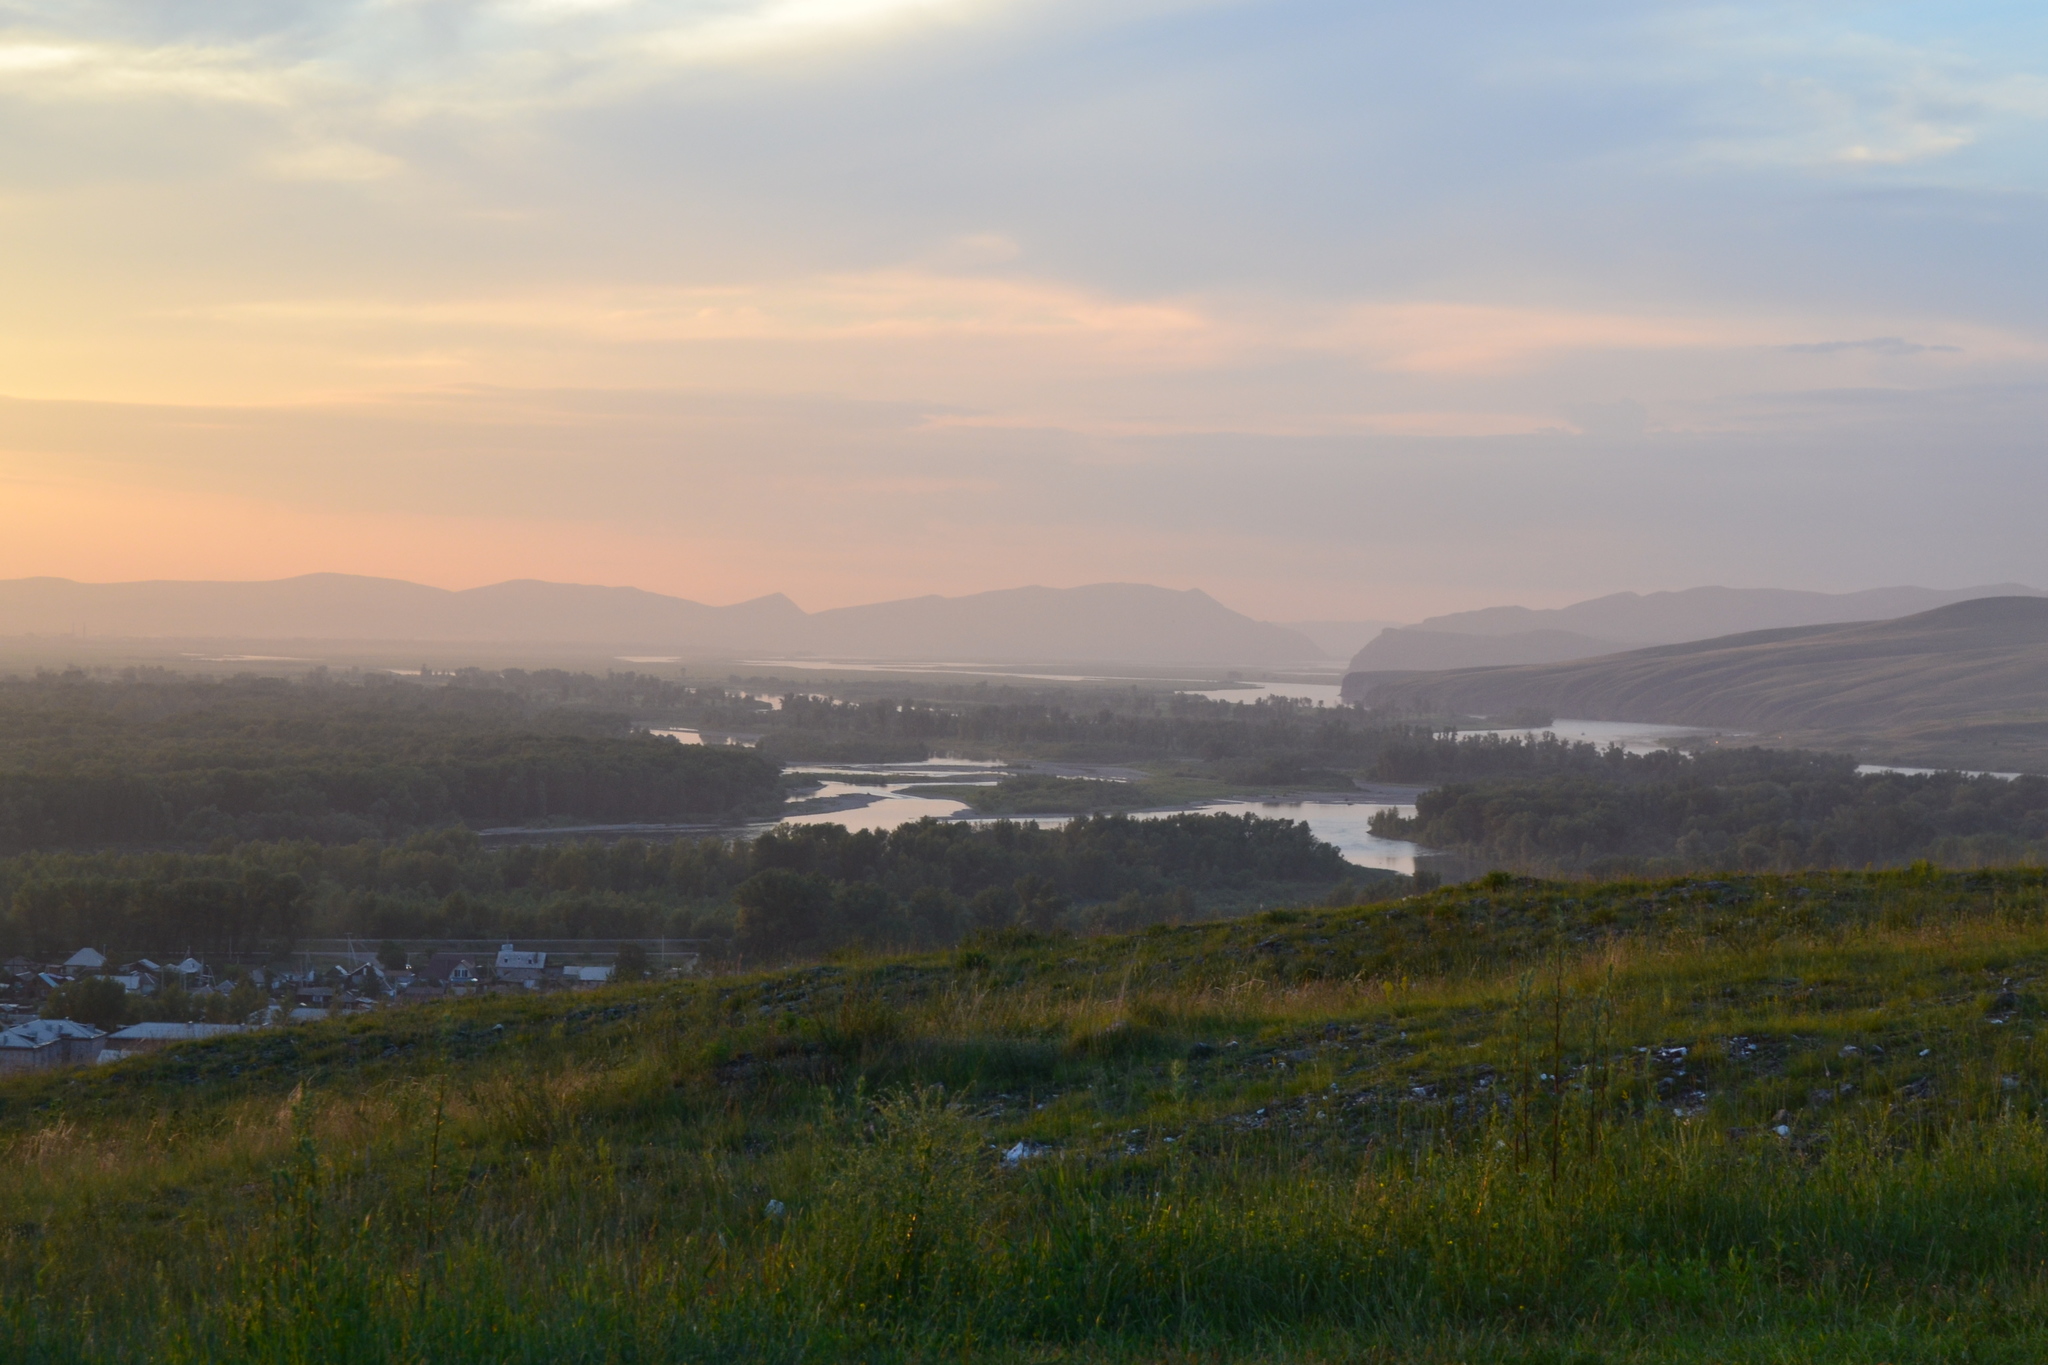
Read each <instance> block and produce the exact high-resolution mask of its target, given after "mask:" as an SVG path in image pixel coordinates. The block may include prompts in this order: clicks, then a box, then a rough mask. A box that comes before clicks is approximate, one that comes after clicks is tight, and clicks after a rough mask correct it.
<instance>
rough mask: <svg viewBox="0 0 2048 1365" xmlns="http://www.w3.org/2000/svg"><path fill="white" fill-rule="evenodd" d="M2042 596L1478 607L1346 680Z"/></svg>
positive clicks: (1383, 650)
mask: <svg viewBox="0 0 2048 1365" xmlns="http://www.w3.org/2000/svg"><path fill="white" fill-rule="evenodd" d="M2041 596H2048V594H2044V593H2043V592H2042V590H2040V589H2038V588H2030V587H2028V586H2026V585H2025V584H2022V583H1994V584H1983V585H1979V586H1977V587H1969V588H1919V587H1910V586H1901V587H1887V588H1868V589H1864V590H1862V591H1860V592H1847V593H1823V592H1804V591H1800V590H1797V589H1791V588H1722V587H1703V588H1685V589H1682V590H1679V591H1674V592H1653V593H1634V592H1618V593H1609V594H1607V595H1606V596H1604V597H1595V598H1590V599H1588V600H1586V601H1584V602H1574V603H1572V604H1571V605H1570V606H1565V607H1548V608H1541V609H1538V608H1531V607H1512V606H1510V607H1483V608H1480V609H1479V610H1476V611H1463V612H1452V613H1449V614H1448V615H1443V616H1432V617H1429V618H1427V619H1425V620H1422V621H1419V622H1417V623H1416V624H1414V625H1412V626H1403V627H1399V628H1394V629H1388V630H1383V631H1381V632H1380V633H1379V634H1378V635H1376V636H1375V637H1373V638H1372V639H1371V640H1368V641H1367V642H1366V643H1365V645H1364V647H1363V648H1361V649H1360V650H1359V651H1358V653H1357V654H1355V655H1353V656H1352V660H1351V666H1350V669H1349V670H1348V671H1350V672H1353V673H1367V672H1386V671H1390V670H1397V669H1419V670H1438V669H1447V668H1478V667H1486V666H1490V665H1512V664H1543V663H1562V662H1565V661H1567V660H1571V659H1592V658H1599V657H1601V656H1602V655H1606V654H1615V653H1620V652H1622V651H1625V650H1629V649H1636V648H1640V647H1642V646H1645V645H1663V644H1678V643H1681V642H1683V641H1687V640H1711V639H1718V638H1720V637H1723V636H1728V635H1736V634H1741V633H1743V632H1745V631H1754V630H1775V629H1779V628H1782V627H1792V626H1812V625H1832V624H1841V623H1847V622H1851V621H1876V620H1891V619H1896V618H1898V617H1903V616H1912V615H1916V614H1918V613H1920V612H1925V611H1932V610H1934V609H1936V608H1938V607H1944V606H1948V605H1951V604H1952V603H1956V602H1965V601H1974V600H1979V599H1983V598H1990V597H2041Z"/></svg>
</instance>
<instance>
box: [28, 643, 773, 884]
mask: <svg viewBox="0 0 2048 1365" xmlns="http://www.w3.org/2000/svg"><path fill="white" fill-rule="evenodd" d="M534 677H535V675H529V674H518V673H514V674H511V675H494V684H495V685H493V686H491V687H483V686H465V685H461V684H460V682H459V681H458V682H456V683H453V684H451V683H446V682H443V683H440V684H437V685H421V684H419V683H416V682H412V681H408V680H397V679H390V678H384V679H378V678H375V677H372V678H368V679H364V680H361V681H353V682H347V683H340V682H333V681H330V680H327V679H325V678H323V677H319V676H315V677H313V678H310V679H307V680H304V681H299V682H288V681H285V680H283V679H277V678H234V679H227V680H211V679H201V678H190V677H181V676H177V675H173V674H168V673H162V672H136V673H131V674H129V675H127V676H125V677H122V678H119V679H95V678H89V677H87V676H86V675H84V674H82V673H76V672H74V673H67V674H61V675H43V676H40V677H36V678H32V679H26V680H23V679H7V680H4V681H0V851H9V852H12V851H20V850H26V849H31V848H58V847H79V846H90V845H101V844H181V845H188V846H189V845H206V844H210V843H214V842H218V841H223V840H225V841H233V842H239V841H247V840H255V839H287V838H310V839H317V840H322V841H327V842H341V841H352V840H360V839H365V838H389V837H392V836H396V835H402V834H406V833H409V832H412V831H416V830H422V829H431V828H436V827H439V826H443V825H447V824H451V823H458V822H460V823H468V824H473V825H490V824H504V823H517V822H526V821H532V820H536V819H572V820H574V819H585V820H599V821H628V820H632V821H664V820H687V819H727V818H734V817H737V816H743V815H750V814H758V813H763V812H766V811H771V810H773V809H774V808H775V807H776V805H777V804H778V803H779V801H780V799H781V792H780V778H779V774H778V772H777V769H776V767H775V765H774V764H773V763H771V762H769V761H768V760H766V759H764V758H762V757H761V756H760V755H758V754H754V753H750V752H748V751H745V750H741V749H729V748H703V747H695V746H684V745H678V744H676V743H675V742H673V741H672V740H668V739H665V738H660V737H655V736H651V735H647V734H645V733H641V732H639V731H637V730H636V729H635V728H634V726H633V723H632V720H631V713H630V712H618V711H610V710H605V709H600V708H599V707H598V706H597V705H596V704H594V703H598V702H601V703H604V704H606V705H612V704H617V705H631V704H635V703H636V702H659V701H660V700H662V698H663V696H664V694H665V689H666V691H671V692H672V691H674V689H667V688H666V685H664V684H658V683H655V682H653V681H652V680H646V679H632V678H623V679H613V680H610V682H609V685H608V686H601V685H599V683H600V680H596V679H583V681H586V682H588V683H590V684H591V686H590V687H587V688H582V689H578V688H577V687H576V686H575V685H574V684H575V683H576V682H577V681H578V678H579V675H568V674H563V675H558V676H556V677H552V678H545V679H543V680H542V681H544V682H547V683H548V684H549V686H547V687H542V686H540V685H538V684H534V683H533V680H534ZM508 678H509V683H508V681H507V679H508ZM510 684H533V685H531V686H527V687H526V688H525V690H524V691H522V690H521V689H520V688H519V687H515V686H512V685H510ZM579 691H581V692H583V693H587V694H588V696H587V697H585V698H582V699H579V698H578V697H577V696H576V694H577V693H578V692H579ZM669 699H670V700H672V699H673V698H672V697H670V698H669Z"/></svg>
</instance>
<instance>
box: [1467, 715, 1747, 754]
mask: <svg viewBox="0 0 2048 1365" xmlns="http://www.w3.org/2000/svg"><path fill="white" fill-rule="evenodd" d="M1459 733H1460V734H1468V735H1499V736H1501V737H1502V738H1503V739H1515V738H1522V739H1541V738H1542V737H1543V736H1545V735H1555V736H1556V737H1557V738H1559V739H1561V740H1563V741H1565V742H1566V743H1567V744H1595V745H1598V746H1599V747H1600V748H1602V749H1605V748H1606V747H1607V746H1608V745H1610V744H1619V745H1620V746H1621V747H1622V748H1623V749H1625V750H1627V751H1628V752H1629V753H1632V754H1648V753H1655V752H1656V751H1657V750H1659V749H1669V748H1671V747H1672V746H1673V744H1674V743H1676V742H1678V741H1681V740H1687V739H1697V738H1699V737H1700V736H1702V735H1725V734H1727V733H1728V731H1726V730H1712V729H1704V728H1702V727H1700V726H1697V725H1659V724H1657V723H1656V722H1654V721H1636V720H1555V721H1552V722H1551V723H1550V724H1548V725H1539V726H1534V727H1524V726H1501V727H1497V728H1495V727H1487V726H1482V727H1480V728H1478V729H1475V730H1461V731H1459Z"/></svg>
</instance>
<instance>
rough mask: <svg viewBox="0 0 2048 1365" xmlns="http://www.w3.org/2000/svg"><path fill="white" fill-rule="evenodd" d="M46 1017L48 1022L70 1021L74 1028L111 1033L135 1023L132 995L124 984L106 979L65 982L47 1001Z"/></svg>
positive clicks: (51, 993)
mask: <svg viewBox="0 0 2048 1365" xmlns="http://www.w3.org/2000/svg"><path fill="white" fill-rule="evenodd" d="M42 1014H43V1018H45V1019H69V1020H70V1021H71V1022H73V1023H74V1024H90V1025H92V1026H93V1027H94V1028H96V1029H102V1030H104V1031H106V1032H108V1033H112V1032H113V1031H114V1030H115V1029H117V1028H120V1027H121V1026H122V1025H123V1024H127V1023H130V1022H132V1021H133V1019H134V1013H133V1011H132V1010H130V1008H129V1005H128V992H127V991H125V990H123V989H122V987H121V983H120V982H118V981H115V980H114V979H112V978H111V977H105V976H88V977H86V978H85V979H84V980H82V981H67V982H65V983H64V984H63V985H61V986H59V987H58V988H57V989H56V990H54V991H51V992H50V998H49V999H47V1000H45V1001H43V1010H42Z"/></svg>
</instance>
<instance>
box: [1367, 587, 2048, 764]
mask: <svg viewBox="0 0 2048 1365" xmlns="http://www.w3.org/2000/svg"><path fill="white" fill-rule="evenodd" d="M1344 697H1345V699H1346V700H1347V701H1355V702H1361V703H1363V704H1365V705H1367V706H1370V707H1372V708H1374V709H1376V710H1378V709H1386V710H1389V711H1395V712H1403V711H1413V712H1433V713H1437V714H1445V713H1450V714H1462V715H1475V716H1498V715H1507V714H1510V713H1512V712H1514V711H1517V710H1522V709H1533V710H1539V711H1545V712H1548V713H1550V714H1551V715H1554V716H1559V717H1570V718H1573V719H1580V720H1621V721H1644V722H1661V723H1664V724H1671V725H1698V726H1708V727H1725V728H1728V729H1733V730H1739V731H1742V732H1745V733H1748V734H1752V735H1755V736H1757V742H1760V743H1762V742H1769V743H1774V744H1775V743H1780V742H1814V743H1825V744H1828V745H1830V746H1834V747H1841V748H1846V749H1850V750H1852V751H1854V752H1857V753H1859V754H1863V755H1865V756H1867V757H1875V758H1882V759H1885V760H1886V761H1891V762H1904V763H1916V762H1918V763H1926V764H1928V765H1930V766H1950V765H1958V766H1966V767H1983V768H1990V769H1993V770H2011V771H2027V772H2048V600H2044V598H2043V597H2042V596H2039V595H2034V596H2025V597H1990V598H1980V599H1977V600H1972V601H1965V602H1958V603H1954V604H1951V605H1949V606H1945V607H1939V608H1937V609H1935V610H1933V611H1926V612H1920V613H1918V614H1916V615H1912V616H1906V617H1902V618H1899V619H1896V620H1890V621H1866V622H1858V623H1853V624H1848V625H1808V626H1793V627H1789V628H1786V629H1781V630H1765V631H1751V632H1746V633H1743V634H1739V635H1728V636H1723V637H1720V638H1717V639H1710V640H1700V641H1693V642H1690V643H1686V644H1678V645H1662V646H1656V647H1653V648H1649V649H1637V650H1631V651H1628V652H1625V653H1620V654H1611V655H1607V656H1605V657H1602V658H1595V659H1585V660H1580V661H1577V662H1573V663H1561V664H1537V665H1525V666H1521V667H1510V668H1467V669H1451V670H1448V671H1441V672H1430V673H1420V674H1418V673H1414V672H1407V671H1394V672H1370V671H1361V672H1355V673H1352V674H1350V675H1349V676H1347V677H1346V678H1345V680H1344Z"/></svg>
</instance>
